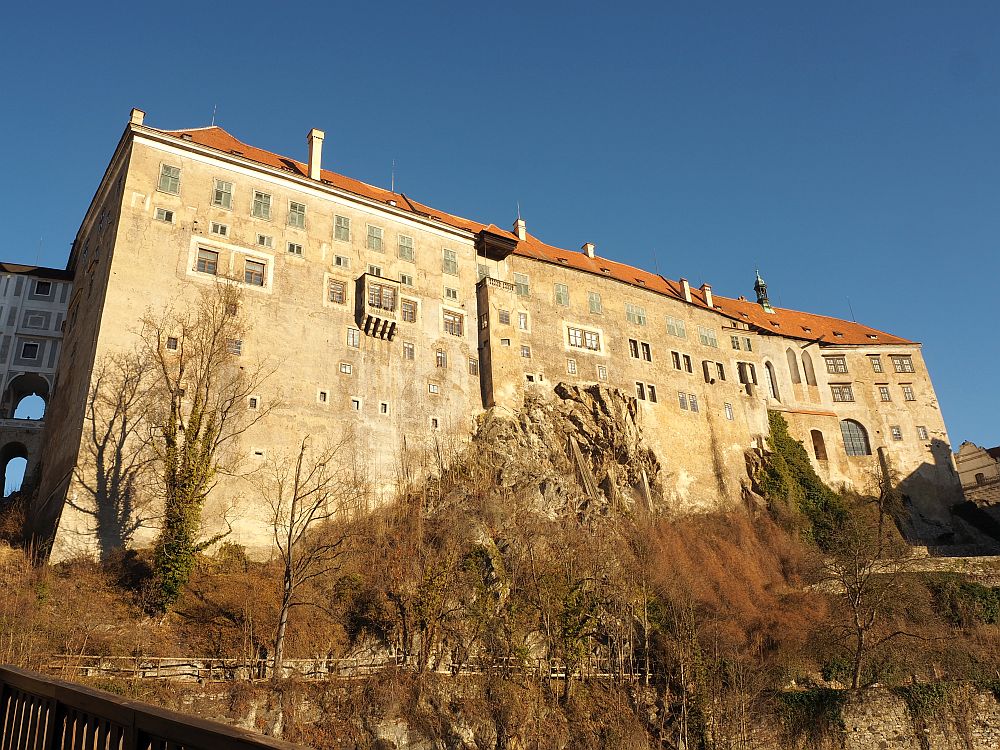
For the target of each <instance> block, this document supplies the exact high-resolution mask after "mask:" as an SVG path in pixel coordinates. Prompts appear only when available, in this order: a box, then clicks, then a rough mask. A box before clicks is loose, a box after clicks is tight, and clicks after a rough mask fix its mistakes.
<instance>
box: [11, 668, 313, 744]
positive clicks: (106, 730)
mask: <svg viewBox="0 0 1000 750" xmlns="http://www.w3.org/2000/svg"><path fill="white" fill-rule="evenodd" d="M0 721H2V724H0V750H97V749H98V748H100V750H257V749H260V750H263V749H264V748H271V749H273V750H298V746H297V745H292V744H290V743H288V742H281V741H279V740H273V739H270V738H268V737H264V736H262V735H258V734H254V733H253V732H248V731H245V730H242V729H237V728H235V727H230V726H226V725H225V724H220V723H218V722H215V721H207V720H205V719H199V718H196V717H194V716H185V715H184V714H179V713H176V712H174V711H167V710H165V709H162V708H156V707H155V706H150V705H148V704H145V703H139V702H137V701H127V700H123V699H122V698H120V697H118V696H116V695H112V694H110V693H105V692H103V691H100V690H92V689H90V688H87V687H83V686H82V685H74V684H72V683H69V682H63V681H61V680H54V679H50V678H48V677H45V676H43V675H40V674H37V673H35V672H28V671H27V670H23V669H15V668H13V667H0Z"/></svg>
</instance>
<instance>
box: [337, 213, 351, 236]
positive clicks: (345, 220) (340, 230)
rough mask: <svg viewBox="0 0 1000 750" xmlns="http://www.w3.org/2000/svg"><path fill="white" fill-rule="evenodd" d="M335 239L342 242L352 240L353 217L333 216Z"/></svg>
mask: <svg viewBox="0 0 1000 750" xmlns="http://www.w3.org/2000/svg"><path fill="white" fill-rule="evenodd" d="M333 239H335V240H339V241H340V242H350V241H351V219H350V218H349V217H347V216H335V217H334V218H333Z"/></svg>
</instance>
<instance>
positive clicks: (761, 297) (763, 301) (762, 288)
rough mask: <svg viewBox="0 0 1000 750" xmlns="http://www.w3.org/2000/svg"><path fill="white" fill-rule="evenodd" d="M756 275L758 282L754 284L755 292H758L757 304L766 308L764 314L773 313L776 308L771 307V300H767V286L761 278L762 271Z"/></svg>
mask: <svg viewBox="0 0 1000 750" xmlns="http://www.w3.org/2000/svg"><path fill="white" fill-rule="evenodd" d="M756 273H757V280H756V281H755V282H754V285H753V290H754V291H755V292H757V304H759V305H760V306H761V307H763V308H764V312H767V313H773V312H774V308H773V307H771V300H769V299H768V298H767V284H765V283H764V279H762V278H761V277H760V271H759V270H758V271H757V272H756Z"/></svg>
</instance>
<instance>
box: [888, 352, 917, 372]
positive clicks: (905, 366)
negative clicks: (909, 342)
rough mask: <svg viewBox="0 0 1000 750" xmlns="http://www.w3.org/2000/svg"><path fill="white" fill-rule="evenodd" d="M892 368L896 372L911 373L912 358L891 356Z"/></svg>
mask: <svg viewBox="0 0 1000 750" xmlns="http://www.w3.org/2000/svg"><path fill="white" fill-rule="evenodd" d="M889 359H891V360H892V366H893V367H894V368H895V370H896V372H913V357H910V356H903V355H891V356H890V357H889Z"/></svg>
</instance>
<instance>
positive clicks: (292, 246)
mask: <svg viewBox="0 0 1000 750" xmlns="http://www.w3.org/2000/svg"><path fill="white" fill-rule="evenodd" d="M288 253H289V254H290V255H299V256H301V255H302V245H300V244H299V243H298V242H289V243H288Z"/></svg>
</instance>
